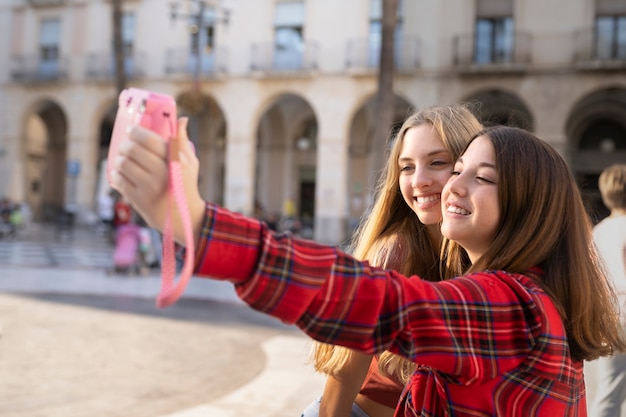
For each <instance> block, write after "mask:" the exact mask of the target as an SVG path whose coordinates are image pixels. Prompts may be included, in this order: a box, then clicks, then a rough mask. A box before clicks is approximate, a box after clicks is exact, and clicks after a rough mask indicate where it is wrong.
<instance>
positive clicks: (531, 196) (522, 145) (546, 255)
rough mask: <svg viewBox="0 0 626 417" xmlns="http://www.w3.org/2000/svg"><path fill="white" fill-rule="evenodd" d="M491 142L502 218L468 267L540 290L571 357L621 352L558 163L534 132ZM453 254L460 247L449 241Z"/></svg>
mask: <svg viewBox="0 0 626 417" xmlns="http://www.w3.org/2000/svg"><path fill="white" fill-rule="evenodd" d="M478 136H484V137H487V138H488V139H489V140H490V141H491V143H492V144H493V147H494V150H495V156H496V168H497V171H498V199H499V204H500V211H501V218H500V223H499V225H498V228H497V231H496V235H495V238H494V241H493V243H492V244H491V245H490V247H489V248H488V249H487V251H486V252H485V253H484V254H483V255H482V256H481V257H480V258H479V259H478V260H477V261H476V262H475V263H474V264H473V265H471V267H470V268H469V271H468V272H473V271H483V270H486V269H497V270H505V271H507V272H510V273H525V272H527V271H528V270H529V269H530V268H532V267H535V266H538V267H541V268H542V269H543V271H544V275H543V277H542V279H541V282H539V283H538V284H539V285H541V286H542V287H543V288H544V290H545V291H546V292H547V293H548V294H549V295H550V296H551V298H552V299H553V301H554V303H555V305H556V307H557V308H558V310H559V312H560V314H561V317H562V318H563V321H564V323H565V328H566V330H567V336H568V341H569V346H570V352H571V354H572V357H573V358H574V359H576V360H592V359H595V358H597V357H599V356H604V355H608V354H611V353H612V352H613V351H614V350H623V349H624V347H625V346H626V345H625V341H624V340H623V338H622V337H621V336H620V334H619V330H618V329H619V321H618V317H619V315H618V308H617V300H616V297H615V294H614V292H613V290H612V287H611V286H610V284H609V281H608V279H607V276H606V274H605V272H604V271H603V268H602V267H601V264H600V262H599V258H598V254H597V252H596V250H595V246H594V244H593V240H592V232H591V231H592V223H591V220H590V218H589V216H588V214H587V211H586V210H585V206H584V203H583V200H582V198H581V195H580V191H579V189H578V186H577V184H576V181H575V180H574V177H573V175H572V173H571V171H570V169H569V167H568V166H567V164H566V162H565V161H564V159H563V158H562V157H561V156H560V155H559V154H558V152H557V151H556V150H555V149H554V148H553V147H551V146H550V145H549V144H547V143H546V142H544V141H543V140H541V139H539V138H537V137H536V136H534V135H533V134H531V133H529V132H527V131H525V130H522V129H518V128H514V127H506V126H497V127H491V128H487V129H485V130H483V131H482V132H480V133H479V134H478V135H477V137H478ZM447 247H448V249H449V252H448V253H449V254H450V256H451V264H453V265H454V264H455V261H454V259H453V255H452V254H456V255H454V256H458V253H460V251H459V250H458V244H456V243H453V242H447Z"/></svg>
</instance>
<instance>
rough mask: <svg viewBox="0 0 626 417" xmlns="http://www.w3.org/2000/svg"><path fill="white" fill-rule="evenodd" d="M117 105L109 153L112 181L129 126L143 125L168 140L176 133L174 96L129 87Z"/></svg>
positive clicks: (108, 171) (108, 174) (109, 169)
mask: <svg viewBox="0 0 626 417" xmlns="http://www.w3.org/2000/svg"><path fill="white" fill-rule="evenodd" d="M118 106H119V107H118V109H117V114H116V115H115V123H114V124H113V134H112V135H111V143H110V145H109V154H108V157H107V169H106V173H107V179H108V180H109V184H110V183H111V171H112V164H113V160H114V159H115V157H116V156H117V153H118V148H119V145H120V143H122V142H123V141H124V140H126V139H127V138H128V128H129V127H130V126H135V125H140V126H143V127H145V128H147V129H150V130H152V131H153V132H156V133H158V134H159V135H160V136H162V137H163V138H164V139H166V140H169V138H171V137H175V136H176V126H177V125H176V118H177V116H176V101H175V100H174V98H173V97H172V96H169V95H167V94H160V93H155V92H152V91H148V90H141V89H139V88H127V89H125V90H123V91H122V92H121V93H120V95H119V99H118Z"/></svg>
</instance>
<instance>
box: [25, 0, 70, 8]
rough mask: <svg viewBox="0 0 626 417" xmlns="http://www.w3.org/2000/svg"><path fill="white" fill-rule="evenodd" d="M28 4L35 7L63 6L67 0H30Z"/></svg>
mask: <svg viewBox="0 0 626 417" xmlns="http://www.w3.org/2000/svg"><path fill="white" fill-rule="evenodd" d="M28 4H30V5H31V6H34V7H46V6H61V5H63V4H65V0H28Z"/></svg>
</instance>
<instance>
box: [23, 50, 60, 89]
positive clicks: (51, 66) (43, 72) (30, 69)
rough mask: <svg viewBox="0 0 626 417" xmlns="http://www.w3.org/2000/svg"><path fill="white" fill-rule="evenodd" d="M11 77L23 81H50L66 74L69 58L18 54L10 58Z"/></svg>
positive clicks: (56, 80)
mask: <svg viewBox="0 0 626 417" xmlns="http://www.w3.org/2000/svg"><path fill="white" fill-rule="evenodd" d="M11 64H12V69H11V78H12V79H13V80H14V81H17V82H23V83H52V82H58V81H61V80H64V79H66V78H67V75H68V65H69V60H68V59H67V58H65V57H62V58H58V59H52V60H44V59H41V57H39V56H37V55H30V56H29V55H20V56H14V57H13V58H12V62H11Z"/></svg>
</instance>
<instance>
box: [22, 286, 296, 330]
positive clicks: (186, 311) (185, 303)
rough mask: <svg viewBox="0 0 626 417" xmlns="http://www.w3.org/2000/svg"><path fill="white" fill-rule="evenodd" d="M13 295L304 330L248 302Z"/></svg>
mask: <svg viewBox="0 0 626 417" xmlns="http://www.w3.org/2000/svg"><path fill="white" fill-rule="evenodd" d="M13 295H14V296H17V297H25V298H31V299H35V300H41V301H49V302H54V303H60V304H69V305H74V306H81V307H88V308H94V309H99V310H106V311H110V312H120V313H130V314H137V315H142V316H148V317H156V318H166V319H171V320H181V321H187V322H196V323H212V324H228V325H229V326H230V327H233V328H236V327H238V326H242V327H243V326H244V325H248V326H249V325H254V326H258V327H266V328H268V329H272V330H281V331H287V332H294V333H300V332H299V331H298V329H297V328H296V327H295V326H290V325H286V324H284V323H282V322H280V321H279V320H277V319H275V318H273V317H270V316H267V315H265V314H263V313H260V312H258V311H255V310H253V309H251V308H250V307H248V306H246V305H243V304H234V303H228V302H222V301H214V300H198V299H184V298H183V299H180V300H178V301H177V302H176V304H174V305H172V306H170V307H167V308H163V309H161V308H157V307H156V306H155V304H154V300H150V299H143V298H135V297H129V296H117V295H115V296H114V295H110V296H109V295H107V296H101V295H98V296H95V295H70V294H62V295H61V294H26V293H20V294H13Z"/></svg>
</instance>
